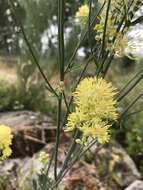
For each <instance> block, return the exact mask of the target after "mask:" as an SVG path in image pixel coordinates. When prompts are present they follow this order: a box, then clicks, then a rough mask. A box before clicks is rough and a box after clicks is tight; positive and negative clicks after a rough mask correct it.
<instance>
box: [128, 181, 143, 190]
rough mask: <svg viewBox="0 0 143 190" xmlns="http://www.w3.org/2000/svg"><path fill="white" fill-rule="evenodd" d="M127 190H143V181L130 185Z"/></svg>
mask: <svg viewBox="0 0 143 190" xmlns="http://www.w3.org/2000/svg"><path fill="white" fill-rule="evenodd" d="M125 190H143V181H140V180H136V181H134V182H133V183H132V184H131V185H129V186H128V187H127V188H126V189H125Z"/></svg>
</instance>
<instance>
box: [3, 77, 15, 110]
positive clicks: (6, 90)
mask: <svg viewBox="0 0 143 190" xmlns="http://www.w3.org/2000/svg"><path fill="white" fill-rule="evenodd" d="M15 101H16V88H15V86H14V85H12V84H10V83H8V82H6V81H4V80H3V81H0V111H9V110H11V109H13V107H14V104H15Z"/></svg>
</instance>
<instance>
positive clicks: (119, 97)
mask: <svg viewBox="0 0 143 190" xmlns="http://www.w3.org/2000/svg"><path fill="white" fill-rule="evenodd" d="M142 79H143V74H142V75H141V76H140V77H139V78H138V79H137V80H136V81H135V82H134V83H133V84H132V85H131V86H130V88H128V89H127V90H126V91H125V92H124V93H123V94H121V95H119V96H118V97H117V101H121V100H122V99H123V98H124V97H125V96H126V95H127V94H128V93H129V92H130V91H131V90H133V88H134V87H135V86H136V85H137V84H138V83H139V82H140V81H141V80H142Z"/></svg>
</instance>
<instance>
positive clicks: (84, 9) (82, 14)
mask: <svg viewBox="0 0 143 190" xmlns="http://www.w3.org/2000/svg"><path fill="white" fill-rule="evenodd" d="M88 14H89V7H88V5H87V4H85V5H82V6H81V7H79V9H78V11H77V12H76V15H75V16H76V18H78V19H79V21H80V23H81V24H85V23H86V20H87V17H88Z"/></svg>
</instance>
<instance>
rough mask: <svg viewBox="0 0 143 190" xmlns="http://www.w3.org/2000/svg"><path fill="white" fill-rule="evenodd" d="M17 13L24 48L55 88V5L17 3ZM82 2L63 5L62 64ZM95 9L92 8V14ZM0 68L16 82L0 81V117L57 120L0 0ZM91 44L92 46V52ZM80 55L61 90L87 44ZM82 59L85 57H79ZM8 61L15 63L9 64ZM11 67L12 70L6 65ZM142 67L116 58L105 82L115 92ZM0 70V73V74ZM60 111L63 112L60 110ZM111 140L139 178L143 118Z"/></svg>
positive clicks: (38, 0)
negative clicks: (33, 115) (36, 115)
mask: <svg viewBox="0 0 143 190" xmlns="http://www.w3.org/2000/svg"><path fill="white" fill-rule="evenodd" d="M18 2H19V4H17V3H16V10H17V15H18V17H19V19H20V20H21V22H22V24H23V26H24V29H25V32H26V34H27V37H28V39H29V42H30V43H31V45H32V48H33V50H34V52H35V53H36V57H37V59H38V61H39V63H40V65H41V66H42V68H43V70H44V73H45V74H46V76H47V77H48V78H49V79H50V81H51V83H52V84H53V85H54V86H55V88H56V86H57V84H56V79H57V77H58V74H57V64H56V63H57V3H56V1H55V0H48V1H47V0H24V1H23V0H19V1H18ZM85 2H86V1H84V0H76V1H73V0H68V1H67V2H66V17H65V41H66V47H65V48H66V61H68V60H69V58H70V57H71V55H72V53H73V50H74V49H75V47H76V45H77V43H78V40H79V34H80V27H79V25H78V23H76V22H75V20H74V15H75V12H76V11H77V10H78V7H79V6H80V5H81V4H83V3H85ZM97 8H98V7H95V8H94V9H95V11H96V9H97ZM0 18H1V19H0V65H1V66H0V67H3V64H7V65H8V67H10V68H12V69H13V68H14V69H15V70H16V76H17V79H16V80H15V81H9V80H7V78H6V74H7V70H6V71H5V75H4V76H5V77H4V78H3V79H0V100H1V101H0V111H13V110H34V111H39V112H42V113H47V114H48V115H51V116H52V117H55V116H56V113H55V106H56V104H55V101H54V97H51V96H50V94H49V93H48V92H47V91H46V88H45V84H44V81H43V79H42V78H41V76H40V74H39V72H38V70H37V67H36V65H35V64H33V62H32V61H31V60H32V59H31V56H30V54H29V51H28V49H27V47H26V44H25V42H24V41H23V38H22V34H21V33H20V29H19V26H18V23H15V21H14V15H13V13H12V12H11V10H10V5H9V2H8V0H0ZM94 42H95V39H94V38H93V40H92V43H93V46H95V43H94ZM80 50H82V53H80V54H78V56H77V57H76V60H75V62H76V64H75V65H76V66H75V67H74V69H73V74H71V75H70V76H66V88H67V90H68V91H69V93H70V87H69V86H68V84H69V81H70V80H71V78H75V80H76V77H77V76H78V73H79V68H80V67H82V65H83V64H84V62H85V60H86V59H87V58H88V39H87V40H85V41H84V43H83V44H81V49H80ZM81 55H84V56H81ZM11 60H14V61H13V62H11ZM11 63H12V64H11ZM142 64H143V62H142V61H134V60H130V59H129V58H127V57H124V58H116V59H115V60H114V61H113V64H112V67H111V69H110V71H109V74H108V76H107V78H109V79H110V81H112V82H113V83H114V85H115V86H116V87H117V88H118V89H120V88H121V87H122V86H123V84H124V83H125V82H126V81H128V80H129V78H131V77H132V76H133V75H134V73H136V72H137V71H139V70H140V69H141V68H142V67H143V66H142ZM0 70H1V69H0ZM94 70H95V65H94V63H93V66H91V67H90V69H89V70H88V72H87V75H93V73H94ZM142 85H143V82H140V84H139V85H137V86H136V88H135V89H134V91H133V92H131V93H130V94H129V95H128V96H127V97H126V98H124V101H123V103H122V105H121V107H120V108H121V109H123V108H124V107H125V106H126V105H127V104H128V103H129V102H130V100H131V99H132V98H133V97H134V96H135V95H136V94H137V93H139V92H140V91H141V90H142ZM142 106H143V100H140V101H139V102H138V103H137V104H136V105H135V106H134V108H133V109H132V110H131V112H134V111H136V110H141V109H142ZM63 109H65V108H64V107H63ZM114 136H115V139H117V140H118V141H119V142H120V143H121V144H122V145H123V146H124V147H125V148H126V150H127V151H128V153H129V154H130V155H131V156H132V158H133V159H134V160H135V161H136V163H137V164H138V167H139V168H140V169H141V170H142V172H143V159H141V158H143V112H139V113H137V114H135V115H129V116H128V117H127V118H125V120H124V121H123V122H122V125H121V126H120V127H118V128H116V132H115V135H114Z"/></svg>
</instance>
